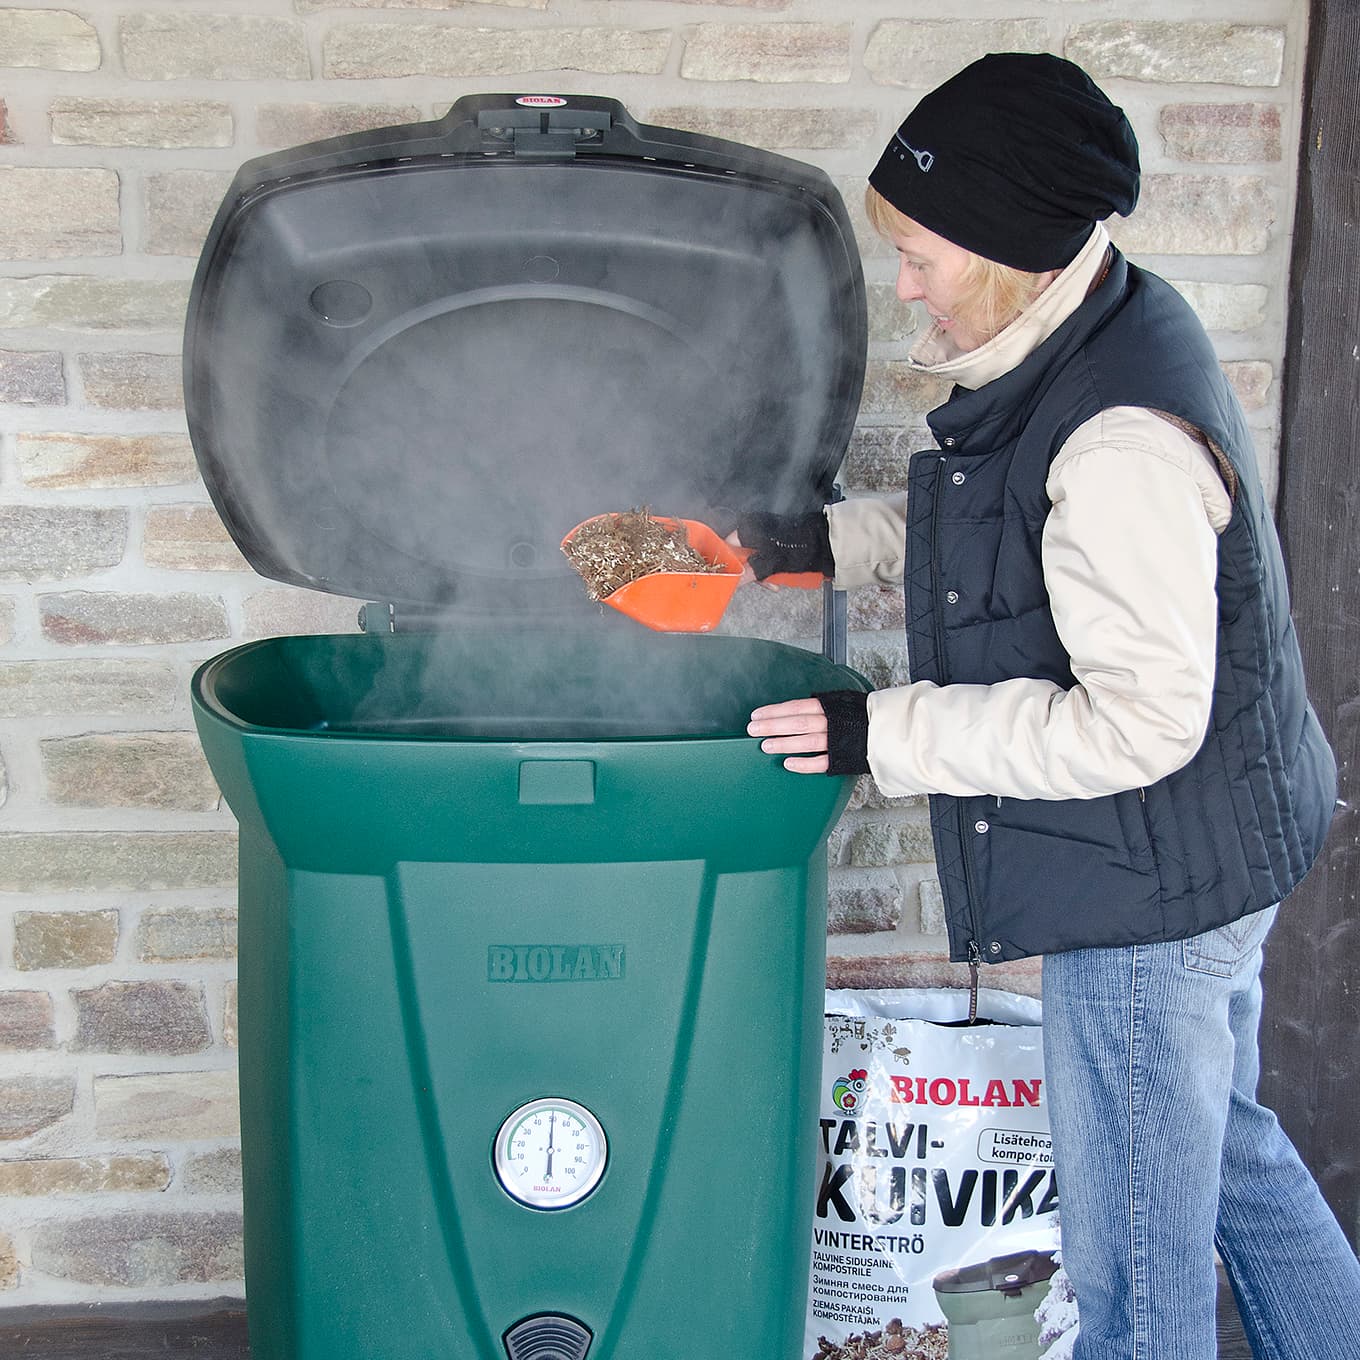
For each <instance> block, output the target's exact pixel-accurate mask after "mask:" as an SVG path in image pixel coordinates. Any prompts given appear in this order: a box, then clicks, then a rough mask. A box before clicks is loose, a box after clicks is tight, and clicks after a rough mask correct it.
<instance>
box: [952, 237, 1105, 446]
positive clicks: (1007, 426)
mask: <svg viewBox="0 0 1360 1360" xmlns="http://www.w3.org/2000/svg"><path fill="white" fill-rule="evenodd" d="M1128 281H1129V265H1128V261H1127V260H1126V259H1125V258H1124V256H1123V255H1121V254H1120V253H1119V251H1118V250H1117V249H1113V248H1112V258H1111V261H1110V268H1109V272H1108V273H1107V274H1106V275H1105V279H1104V282H1102V283H1101V284H1100V286H1099V287H1098V288H1096V290H1095V291H1094V292H1093V293H1092V294H1091V295H1090V296H1089V297H1088V298H1086V299H1085V301H1083V302H1082V303H1081V304H1080V305H1079V306H1078V307H1077V309H1076V311H1074V312H1073V313H1072V314H1071V315H1070V316H1069V317H1068V318H1067V319H1066V320H1065V321H1064V322H1063V323H1062V324H1061V325H1060V326H1059V327H1058V328H1057V329H1056V330H1055V331H1054V332H1053V333H1052V334H1051V335H1049V336H1048V338H1047V339H1045V340H1043V341H1042V342H1041V343H1040V344H1039V345H1037V346H1036V347H1035V348H1034V349H1033V350H1031V351H1030V353H1029V354H1028V355H1027V356H1026V357H1025V358H1024V359H1023V360H1022V361H1021V362H1020V363H1019V364H1017V365H1016V366H1015V367H1014V368H1012V369H1011V370H1010V371H1009V372H1007V373H1003V374H1001V375H1000V377H997V378H994V379H993V380H992V381H991V382H989V383H987V384H986V385H985V386H983V387H979V388H978V389H977V390H976V391H969V390H968V389H967V388H964V387H955V388H954V390H953V392H952V393H951V394H950V397H949V400H948V401H946V402H945V403H944V405H943V406H937V407H936V408H935V409H934V410H933V411H931V412H929V413H928V414H927V416H926V423H927V424H928V425H929V426H930V432H931V433H932V434H933V435H934V436H935V438H936V440H937V442H938V443H940V444H941V445H942V446H943V447H945V448H948V449H949V450H950V451H951V453H985V452H990V451H991V450H992V449H994V448H996V447H997V446H998V445H999V444H1001V443H1004V442H1006V441H1007V440H1009V439H1011V438H1014V437H1015V436H1016V435H1018V434H1019V432H1020V430H1021V429H1022V428H1023V427H1024V425H1025V423H1026V421H1027V420H1028V419H1029V415H1030V412H1031V411H1032V410H1033V408H1034V406H1035V405H1036V403H1037V402H1038V400H1039V398H1040V397H1041V396H1042V395H1043V393H1044V391H1045V390H1047V388H1048V386H1049V384H1050V383H1051V382H1052V381H1053V378H1054V376H1055V375H1056V374H1057V372H1058V371H1059V370H1060V369H1061V368H1062V367H1063V366H1064V365H1065V364H1066V363H1067V361H1068V360H1069V359H1071V357H1072V356H1073V355H1074V354H1075V353H1076V352H1077V351H1078V350H1079V349H1080V348H1081V347H1082V346H1083V345H1084V344H1085V343H1086V341H1087V340H1088V339H1089V338H1090V337H1091V336H1092V335H1093V334H1094V333H1095V332H1096V331H1098V330H1100V328H1101V327H1102V326H1104V324H1105V323H1106V321H1107V320H1108V319H1109V318H1110V316H1111V315H1112V314H1113V313H1114V312H1115V311H1117V310H1118V308H1119V307H1120V306H1121V305H1122V304H1123V302H1124V299H1125V296H1126V294H1127V291H1128Z"/></svg>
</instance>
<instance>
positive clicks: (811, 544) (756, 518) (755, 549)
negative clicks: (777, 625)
mask: <svg viewBox="0 0 1360 1360" xmlns="http://www.w3.org/2000/svg"><path fill="white" fill-rule="evenodd" d="M737 537H738V538H740V539H741V546H742V547H743V548H749V549H750V550H751V557H750V562H749V564H748V565H749V566H750V568H751V570H752V571H753V572H754V573H755V577H756V580H757V581H763V580H764V579H765V578H766V577H767V576H773V575H775V573H776V572H781V571H816V572H820V573H821V574H822V575H823V576H831V575H832V574H833V573H834V572H835V570H836V559H835V558H834V557H832V555H831V529H830V527H829V526H828V525H827V522H826V516H825V515H824V514H822V512H821V511H820V510H816V511H813V512H812V513H811V514H807V515H767V514H764V513H756V514H747V515H743V516H742V517H741V519H740V520H739V521H738V523H737Z"/></svg>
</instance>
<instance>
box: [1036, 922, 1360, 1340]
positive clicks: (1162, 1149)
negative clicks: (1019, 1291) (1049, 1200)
mask: <svg viewBox="0 0 1360 1360" xmlns="http://www.w3.org/2000/svg"><path fill="white" fill-rule="evenodd" d="M1274 916H1275V911H1274V909H1272V910H1270V911H1263V912H1259V913H1256V914H1254V915H1252V916H1248V917H1245V918H1243V919H1242V920H1241V921H1238V922H1236V923H1234V924H1233V925H1230V926H1225V927H1223V928H1222V929H1221V930H1214V931H1209V932H1208V933H1207V934H1204V935H1200V936H1197V937H1196V938H1195V939H1192V940H1183V941H1175V942H1173V943H1169V944H1153V945H1137V946H1133V947H1130V948H1122V949H1080V950H1075V951H1073V952H1072V953H1066V954H1052V955H1049V956H1048V957H1047V958H1045V959H1044V1066H1045V1073H1046V1077H1047V1082H1048V1087H1049V1116H1050V1119H1051V1121H1052V1129H1053V1151H1054V1159H1055V1164H1056V1167H1057V1175H1058V1188H1059V1196H1060V1199H1061V1209H1060V1217H1061V1222H1062V1244H1063V1265H1064V1266H1065V1267H1066V1270H1067V1273H1068V1275H1069V1276H1070V1277H1071V1280H1072V1283H1073V1287H1074V1289H1075V1291H1076V1295H1077V1306H1078V1309H1079V1311H1080V1315H1081V1333H1080V1336H1079V1338H1078V1340H1077V1344H1076V1349H1075V1352H1074V1360H1214V1356H1215V1355H1216V1347H1215V1339H1214V1300H1215V1292H1216V1281H1215V1272H1214V1247H1215V1246H1217V1248H1218V1251H1219V1254H1220V1256H1221V1257H1222V1259H1223V1263H1224V1266H1225V1268H1226V1270H1227V1273H1228V1278H1229V1280H1230V1281H1231V1283H1232V1287H1233V1292H1234V1294H1235V1295H1236V1297H1237V1303H1238V1309H1239V1311H1240V1313H1241V1316H1242V1322H1243V1326H1244V1327H1245V1329H1246V1333H1247V1337H1248V1339H1249V1341H1250V1342H1251V1347H1252V1352H1253V1354H1254V1355H1255V1356H1256V1357H1257V1360H1357V1357H1360V1264H1357V1262H1356V1258H1355V1254H1354V1253H1353V1252H1352V1250H1351V1248H1350V1245H1349V1244H1348V1243H1347V1241H1346V1239H1345V1237H1344V1235H1343V1234H1342V1232H1341V1229H1340V1228H1339V1227H1338V1226H1337V1223H1336V1220H1335V1219H1334V1218H1333V1216H1332V1213H1331V1211H1330V1210H1329V1209H1328V1207H1327V1204H1326V1202H1325V1201H1324V1200H1323V1198H1322V1196H1321V1194H1320V1193H1319V1191H1318V1189H1317V1186H1316V1185H1315V1184H1314V1183H1313V1179H1312V1177H1311V1176H1310V1175H1309V1174H1308V1172H1307V1170H1306V1169H1305V1168H1304V1166H1303V1164H1302V1163H1301V1162H1300V1161H1299V1157H1298V1154H1297V1153H1296V1152H1295V1151H1294V1148H1293V1145H1292V1144H1291V1143H1290V1142H1289V1140H1288V1138H1286V1137H1285V1135H1284V1132H1283V1131H1282V1130H1281V1128H1280V1126H1279V1124H1278V1122H1277V1121H1276V1119H1275V1116H1274V1115H1273V1114H1272V1113H1271V1112H1270V1111H1269V1110H1267V1109H1265V1108H1263V1107H1262V1106H1260V1105H1258V1104H1257V1103H1256V1100H1255V1095H1256V1079H1257V1076H1258V1074H1259V1070H1260V1064H1259V1059H1258V1053H1257V1047H1256V1036H1257V1026H1258V1024H1259V1021H1260V1016H1261V982H1260V972H1261V944H1262V942H1263V940H1264V939H1265V936H1266V932H1267V931H1268V930H1269V929H1270V925H1271V922H1272V920H1273V919H1274Z"/></svg>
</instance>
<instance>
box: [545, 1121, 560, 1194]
mask: <svg viewBox="0 0 1360 1360" xmlns="http://www.w3.org/2000/svg"><path fill="white" fill-rule="evenodd" d="M556 1120H557V1112H556V1111H555V1110H554V1111H553V1112H552V1113H551V1114H550V1115H549V1116H548V1169H547V1170H546V1171H545V1172H544V1173H543V1178H544V1180H549V1181H550V1180H552V1159H553V1124H554V1123H555V1122H556Z"/></svg>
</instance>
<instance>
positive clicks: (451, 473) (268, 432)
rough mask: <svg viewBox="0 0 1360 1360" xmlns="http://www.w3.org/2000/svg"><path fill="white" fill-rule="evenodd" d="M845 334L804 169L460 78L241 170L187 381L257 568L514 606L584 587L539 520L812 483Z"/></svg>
mask: <svg viewBox="0 0 1360 1360" xmlns="http://www.w3.org/2000/svg"><path fill="white" fill-rule="evenodd" d="M865 331H866V327H865V310H864V285H863V280H862V277H861V274H860V267H859V259H858V254H857V252H856V248H855V244H854V240H853V237H852V234H851V229H850V224H849V219H848V218H847V215H846V212H845V207H844V205H843V203H842V202H841V199H840V196H839V195H838V193H837V192H836V190H835V188H834V186H833V185H832V184H831V182H830V180H829V179H828V178H827V177H826V176H825V175H824V174H822V173H821V172H820V171H819V170H817V169H815V168H813V167H811V166H808V165H804V164H802V163H800V162H797V161H792V160H789V159H787V158H784V157H780V156H774V155H770V154H768V153H765V152H761V151H757V150H754V149H753V148H750V147H747V146H743V145H740V144H738V143H734V142H725V141H718V140H716V139H713V138H707V137H699V136H694V135H691V134H687V133H682V132H674V131H671V130H669V129H664V128H656V127H646V126H641V125H639V124H637V123H635V122H634V121H633V120H632V119H631V118H630V117H629V115H628V113H627V112H626V110H625V109H624V108H623V106H622V105H621V104H619V103H617V102H615V101H614V100H610V99H595V98H577V97H571V98H559V97H556V96H543V95H533V96H514V95H475V96H469V97H467V98H464V99H460V100H459V101H458V102H457V103H456V104H455V105H454V106H453V108H452V109H451V110H450V111H449V113H448V115H447V116H446V117H445V118H443V119H441V120H439V121H437V122H431V123H418V124H412V125H410V126H406V127H395V128H385V129H382V130H379V131H376V132H366V133H359V134H355V135H352V136H347V137H340V138H335V139H333V140H330V141H325V142H317V143H314V144H312V145H309V146H302V147H296V148H293V149H292V150H288V151H283V152H280V153H278V154H276V155H271V156H266V157H263V158H261V159H258V160H254V161H250V162H249V163H247V164H246V165H245V166H243V167H242V169H241V170H240V172H239V173H238V174H237V176H236V179H235V182H234V183H233V185H232V187H231V189H230V191H229V192H228V194H227V197H226V199H225V201H224V202H223V204H222V207H221V209H220V210H219V211H218V214H217V218H216V221H215V222H214V224H213V227H212V230H211V233H210V234H209V237H208V241H207V244H206V246H205V247H204V251H203V255H202V258H201V260H200V262H199V267H198V273H197V275H196V277H195V280H194V286H193V292H192V295H191V297H190V302H189V313H188V323H187V333H186V343H185V361H184V364H185V366H184V375H185V401H186V407H187V411H188V418H189V429H190V433H191V435H192V438H193V444H194V448H195V450H196V452H197V455H198V461H199V466H200V468H201V470H202V473H203V478H204V480H205V482H206V483H207V486H208V490H209V492H210V494H211V495H212V499H213V503H214V504H215V505H216V507H217V509H218V511H219V513H220V514H221V516H222V519H223V521H224V522H225V524H226V526H227V528H228V530H229V531H230V533H231V535H232V537H233V538H234V539H235V540H236V542H237V544H238V545H239V546H240V548H241V550H242V551H243V552H244V553H245V556H246V558H247V559H248V560H249V562H250V564H251V565H252V566H253V567H254V568H255V569H256V570H257V571H258V572H260V573H262V574H263V575H265V576H269V577H272V578H275V579H277V580H281V581H289V582H294V583H296V584H299V585H304V586H310V587H313V588H315V589H318V590H325V591H331V592H333V593H336V594H342V595H354V596H361V597H366V598H368V599H374V600H381V601H385V602H403V603H409V604H414V605H422V606H432V607H435V608H438V609H441V610H442V609H452V610H454V611H463V610H469V611H474V612H475V611H495V612H497V613H500V612H502V611H505V610H513V611H515V612H524V611H528V612H531V613H532V612H539V611H544V610H555V609H560V608H572V607H574V606H578V605H582V604H585V603H587V602H586V601H585V595H584V590H583V589H582V586H581V582H580V580H579V578H578V577H576V575H575V574H574V572H572V570H571V568H570V567H569V566H568V565H567V564H566V561H565V559H564V558H563V557H562V555H561V553H560V551H559V548H558V545H559V543H560V540H561V538H562V536H563V535H564V534H565V533H566V532H567V530H569V529H570V528H572V527H573V526H574V525H575V524H577V523H578V522H579V521H581V520H583V519H585V518H587V517H588V516H590V515H594V514H599V513H603V512H605V511H610V510H626V509H629V508H631V507H634V506H644V505H645V506H649V507H651V508H652V509H653V510H654V511H656V512H658V513H666V514H673V515H680V516H683V517H688V518H697V519H708V518H711V517H712V508H713V507H726V508H731V509H737V510H741V509H769V510H775V511H782V512H791V511H799V510H807V509H812V508H817V507H820V506H821V505H822V504H823V503H824V502H825V501H826V500H828V499H829V498H830V495H831V483H832V478H833V476H834V474H835V471H836V468H837V466H838V465H839V463H840V460H841V457H842V455H843V453H844V451H845V447H846V444H847V442H848V440H849V436H850V431H851V427H852V425H853V423H854V418H855V413H856V410H857V408H858V404H859V396H860V388H861V384H862V382H863V376H864V354H865ZM590 607H591V608H595V606H590Z"/></svg>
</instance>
